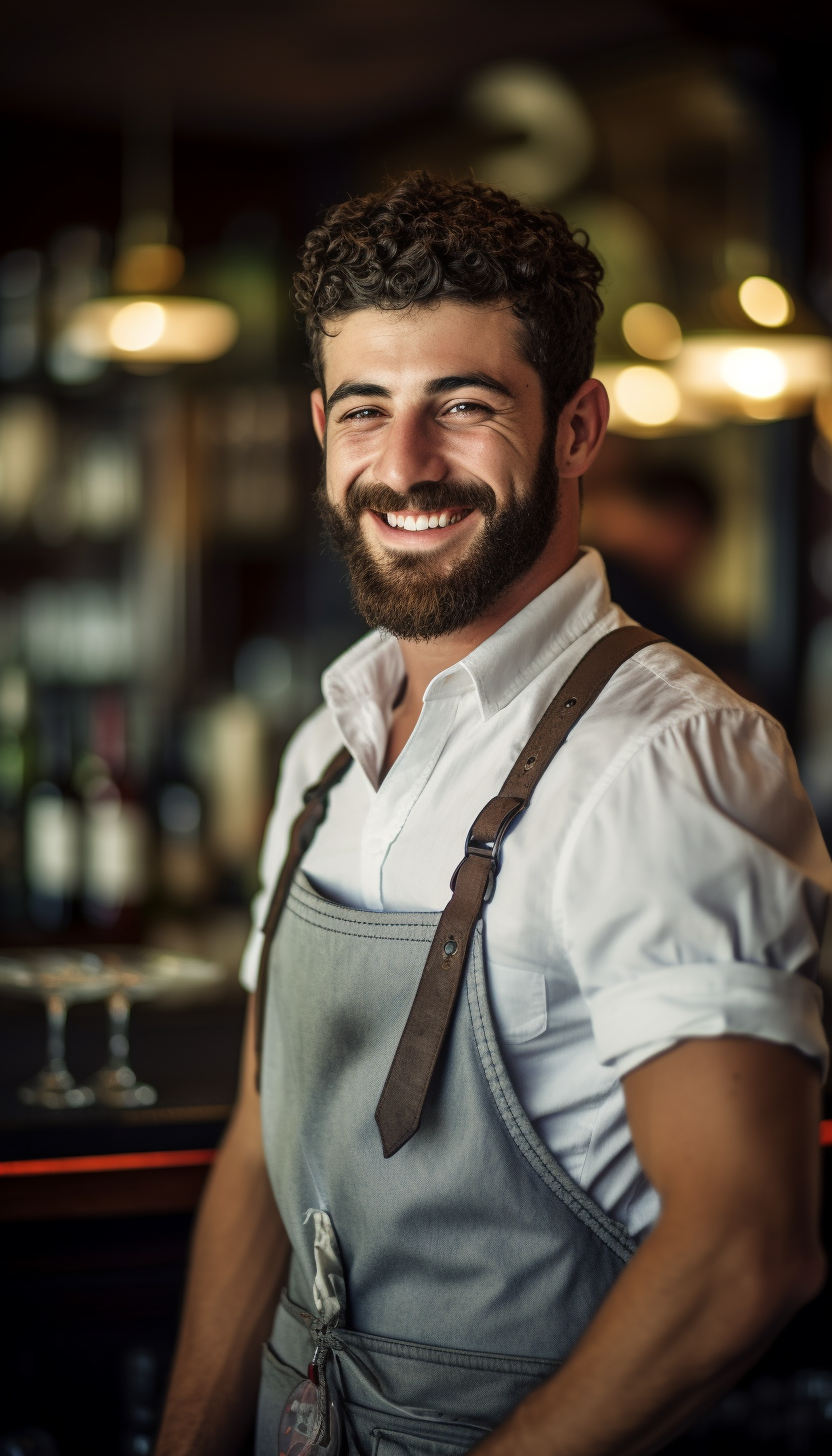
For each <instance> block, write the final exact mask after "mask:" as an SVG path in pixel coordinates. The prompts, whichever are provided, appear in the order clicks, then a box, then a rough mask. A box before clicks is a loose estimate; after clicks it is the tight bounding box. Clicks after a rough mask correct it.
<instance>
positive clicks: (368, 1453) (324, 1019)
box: [256, 872, 635, 1456]
mask: <svg viewBox="0 0 832 1456" xmlns="http://www.w3.org/2000/svg"><path fill="white" fill-rule="evenodd" d="M438 920H439V916H438V915H437V914H429V913H413V912H408V913H406V914H385V913H375V912H367V911H361V910H351V909H348V908H345V907H343V906H340V905H336V904H333V903H332V902H331V901H328V900H326V899H324V898H323V897H322V896H321V895H319V894H318V893H317V892H316V891H315V890H314V888H313V887H312V885H311V884H310V883H309V881H308V880H307V879H306V878H305V876H304V875H303V874H302V873H301V872H297V873H296V875H295V879H294V882H293V884H292V887H291V889H290V891H289V894H288V898H287V901H286V905H285V909H284V912H283V914H282V916H281V920H280V924H279V927H278V930H277V935H276V938H275V941H274V944H273V947H272V950H271V957H270V960H271V964H270V967H269V971H270V974H269V977H268V991H267V1003H266V1012H265V1035H264V1038H263V1057H262V1066H261V1097H262V1112H263V1135H264V1146H265V1152H266V1160H267V1164H268V1169H269V1176H270V1179H271V1183H272V1187H273V1189H274V1194H275V1199H276V1201H277V1204H278V1208H279V1209H280V1214H281V1217H282V1219H283V1222H284V1224H285V1226H286V1230H287V1233H288V1235H289V1238H290V1240H291V1244H292V1249H293V1255H292V1261H291V1268H290V1275H289V1284H288V1289H287V1290H286V1291H285V1293H284V1295H283V1297H282V1299H281V1302H280V1305H279V1308H278V1312H277V1316H276V1319H275V1323H274V1329H273V1331H272V1337H271V1340H270V1342H269V1345H268V1346H267V1347H266V1350H265V1352H264V1357H263V1374H262V1383H261V1391H260V1401H259V1409H258V1425H257V1445H256V1451H257V1456H276V1453H277V1450H278V1441H279V1424H280V1417H281V1414H282V1412H283V1409H284V1406H285V1403H286V1400H287V1398H288V1397H289V1395H290V1393H291V1392H292V1390H293V1389H294V1388H295V1387H296V1386H297V1385H298V1383H299V1382H300V1381H302V1380H303V1379H304V1377H305V1374H306V1371H307V1367H308V1366H309V1364H310V1363H311V1362H312V1361H313V1357H314V1356H315V1351H316V1349H317V1350H318V1357H317V1363H318V1365H319V1366H320V1365H321V1364H323V1367H324V1370H325V1376H326V1380H327V1382H328V1383H329V1385H330V1387H331V1388H332V1390H333V1391H334V1392H335V1394H336V1396H337V1399H338V1401H339V1404H340V1406H341V1410H342V1415H343V1421H342V1424H343V1427H344V1447H345V1449H346V1450H347V1451H348V1452H349V1453H351V1456H352V1453H355V1456H429V1453H435V1456H442V1453H444V1456H454V1453H463V1452H465V1451H468V1450H470V1448H471V1447H472V1446H473V1445H475V1444H476V1442H477V1441H478V1440H481V1439H482V1438H483V1436H484V1435H485V1434H486V1433H487V1432H488V1431H490V1430H492V1429H493V1428H494V1427H495V1426H496V1425H498V1424H499V1423H500V1422H501V1421H502V1420H503V1419H504V1418H505V1417H506V1416H507V1415H508V1414H509V1413H510V1412H511V1411H512V1410H513V1409H514V1407H515V1406H516V1405H517V1404H518V1403H519V1402H520V1401H521V1400H522V1399H523V1397H524V1396H525V1395H527V1394H528V1393H529V1392H530V1391H531V1390H532V1389H534V1388H535V1386H537V1385H539V1384H540V1383H541V1382H542V1381H543V1380H545V1379H546V1378H547V1377H548V1376H549V1375H551V1374H552V1373H553V1372H554V1371H555V1370H556V1369H557V1368H558V1366H559V1365H560V1364H561V1363H562V1362H563V1361H564V1360H565V1359H566V1357H567V1355H568V1354H569V1351H570V1350H571V1348H572V1346H573V1345H574V1344H575V1342H576V1341H577V1339H578V1338H579V1336H580V1335H581V1334H582V1333H583V1331H584V1329H585V1328H586V1326H587V1325H588V1323H589V1321H590V1320H591V1318H592V1316H593V1314H594V1313H595V1311H596V1309H597V1308H598V1306H599V1305H600V1304H601V1302H602V1301H603V1299H604V1297H605V1296H606V1294H607V1292H608V1291H609V1289H610V1287H611V1285H612V1284H613V1282H614V1280H615V1279H616V1277H617V1275H618V1274H619V1273H620V1271H621V1269H622V1268H623V1266H624V1264H625V1262H626V1260H627V1258H628V1257H629V1255H630V1254H631V1253H632V1252H633V1250H634V1247H635V1245H634V1243H633V1241H632V1240H631V1239H630V1237H629V1236H628V1234H627V1233H626V1231H625V1230H624V1229H623V1228H622V1227H621V1226H620V1225H619V1224H617V1223H616V1222H615V1221H614V1220H613V1219H611V1218H609V1217H608V1215H607V1214H605V1213H604V1212H603V1211H602V1210H601V1209H600V1208H599V1207H598V1206H597V1205H596V1204H595V1203H594V1201H593V1200H592V1199H591V1198H589V1197H588V1195H587V1194H586V1193H584V1192H583V1190H582V1189H581V1188H580V1187H579V1186H578V1185H577V1184H576V1183H575V1182H574V1181H573V1180H572V1179H571V1178H570V1177H569V1176H568V1175H567V1174H566V1173H565V1172H564V1171H563V1169H562V1168H561V1167H560V1166H559V1164H558V1163H557V1162H556V1160H555V1159H554V1158H553V1157H552V1155H551V1153H550V1152H549V1150H548V1149H547V1148H546V1146H545V1145H544V1144H543V1143H542V1142H541V1140H540V1139H539V1138H538V1136H537V1134H536V1133H535V1131H534V1129H533V1128H532V1126H531V1124H530V1122H529V1120H528V1118H527V1117H526V1114H525V1112H524V1111H523V1109H522V1107H521V1106H520V1103H519V1101H518V1099H517V1096H516V1094H515V1092H514V1089H513V1087H512V1085H511V1082H510V1080H509V1077H508V1074H507V1072H506V1069H505V1066H504V1064H503V1060H502V1057H501V1055H500V1050H499V1046H498V1044H497V1038H496V1035H495V1031H494V1025H493V1022H492V1018H491V1012H490V1009H489V1005H488V993H487V987H486V976H485V965H484V960H483V946H482V932H481V929H480V928H478V929H477V931H476V933H475V937H474V941H473V945H472V949H471V953H470V955H469V957H468V963H467V967H466V972H465V977H464V981H463V985H462V994H461V995H460V997H459V1000H458V1002H457V1004H456V1007H455V1010H454V1014H453V1019H452V1023H451V1027H450V1032H449V1035H448V1037H447V1040H446V1042H445V1045H444V1047H443V1051H442V1056H441V1060H440V1064H439V1066H438V1067H437V1071H436V1075H435V1076H434V1078H433V1079H432V1082H431V1085H430V1088H429V1090H428V1093H427V1097H426V1100H425V1104H424V1110H423V1113H422V1120H421V1125H420V1128H419V1132H418V1135H417V1136H416V1137H414V1138H412V1139H411V1140H410V1141H409V1142H408V1143H407V1144H406V1145H405V1146H404V1147H403V1148H402V1149H401V1150H400V1151H399V1152H398V1153H397V1154H396V1156H395V1157H394V1158H385V1157H384V1155H383V1151H382V1146H381V1143H380V1140H379V1136H378V1129H377V1127H376V1123H375V1121H374V1110H375V1107H376V1104H377V1102H378V1099H379V1094H380V1091H381V1089H382V1087H383V1085H384V1081H385V1078H386V1076H387V1073H388V1069H389V1067H390V1063H391V1060H392V1058H393V1055H394V1053H395V1050H396V1046H397V1043H398V1041H399V1038H400V1036H401V1032H402V1024H403V1020H404V1016H405V1014H406V1011H407V1008H408V1007H409V1005H410V1004H411V1001H412V999H413V996H414V994H415V992H416V988H417V985H418V983H419V978H420V975H421V972H422V968H423V965H424V962H425V956H426V953H427V950H428V948H429V946H430V944H431V941H432V939H433V936H434V932H435V930H436V926H437V923H438ZM327 1236H329V1239H330V1243H331V1248H330V1250H329V1251H327V1250H326V1249H324V1250H323V1251H322V1249H321V1243H322V1241H323V1242H324V1243H325V1242H326V1239H327ZM316 1243H317V1244H318V1249H317V1250H316ZM339 1264H340V1267H339ZM316 1275H317V1294H318V1298H317V1300H316ZM327 1298H328V1300H329V1302H328V1303H327ZM322 1305H323V1306H324V1307H323V1309H322Z"/></svg>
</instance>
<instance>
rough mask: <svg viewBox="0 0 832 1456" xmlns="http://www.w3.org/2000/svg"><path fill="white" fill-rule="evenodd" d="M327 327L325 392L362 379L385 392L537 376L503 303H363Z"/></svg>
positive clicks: (323, 346)
mask: <svg viewBox="0 0 832 1456" xmlns="http://www.w3.org/2000/svg"><path fill="white" fill-rule="evenodd" d="M327 331H328V332H327V335H325V336H324V338H323V341H322V362H323V369H324V377H325V383H326V390H327V393H329V392H331V391H332V390H333V389H336V388H337V387H338V386H339V384H341V383H343V381H344V380H345V379H348V378H351V379H355V378H358V377H359V376H360V377H361V379H363V380H365V381H366V382H371V381H372V382H373V383H379V384H384V385H385V387H387V388H389V389H392V388H395V387H396V386H400V387H403V388H407V387H408V385H409V384H415V383H417V382H418V381H420V380H423V381H426V380H430V379H435V378H439V377H443V376H446V375H456V374H469V373H470V374H473V373H477V372H487V373H488V374H491V375H494V374H500V376H501V377H506V379H507V380H508V379H509V378H518V379H519V377H520V376H522V375H525V374H529V375H531V376H532V378H536V371H535V370H534V369H533V368H532V366H531V365H530V364H529V363H528V361H527V360H526V359H525V358H524V356H523V352H522V338H521V332H520V325H519V323H518V321H517V319H516V318H515V316H514V314H513V313H512V312H511V309H510V308H509V307H507V306H506V305H505V304H472V303H461V302H457V301H456V300H451V299H443V300H441V302H438V303H429V304H418V305H414V306H411V307H410V308H406V309H383V308H362V309H356V310H355V312H353V313H349V314H346V315H344V316H343V317H342V318H339V319H336V320H334V321H332V322H330V323H328V325H327Z"/></svg>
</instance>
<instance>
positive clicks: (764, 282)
mask: <svg viewBox="0 0 832 1456" xmlns="http://www.w3.org/2000/svg"><path fill="white" fill-rule="evenodd" d="M739 300H740V307H741V308H742V310H743V312H744V313H745V314H747V315H748V317H749V318H750V319H751V320H753V322H754V323H755V324H762V326H763V327H764V328H766V329H780V328H782V327H783V324H787V323H789V322H790V321H791V320H792V319H793V318H794V304H793V303H792V301H791V299H790V297H789V295H788V293H787V292H786V290H785V288H781V286H780V284H779V283H775V281H774V279H773V278H763V277H762V276H761V275H759V274H755V275H754V276H753V277H751V278H746V280H745V282H744V283H741V284H740V288H739Z"/></svg>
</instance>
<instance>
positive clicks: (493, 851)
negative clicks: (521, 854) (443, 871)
mask: <svg viewBox="0 0 832 1456" xmlns="http://www.w3.org/2000/svg"><path fill="white" fill-rule="evenodd" d="M525 807H526V805H525V803H524V802H523V801H518V803H516V804H515V805H514V807H513V808H512V809H509V811H508V813H507V814H505V815H504V816H503V818H502V819H501V821H500V824H499V826H498V829H497V833H496V834H495V835H494V838H493V839H474V837H473V828H471V829H469V830H468V834H467V835H466V839H465V853H464V855H463V856H462V859H461V860H460V861H459V864H458V865H457V867H456V869H455V870H454V872H453V874H452V875H451V892H452V893H453V891H454V890H455V889H456V879H457V875H458V874H459V872H460V870H461V869H462V866H463V865H464V863H465V861H466V859H467V858H468V856H469V855H470V854H473V855H476V857H477V858H478V859H488V860H490V861H491V868H490V869H489V871H488V879H487V880H486V882H485V892H484V894H483V897H482V903H483V905H488V904H489V903H490V901H491V899H492V898H493V895H494V882H495V880H496V878H497V874H498V871H499V869H500V850H501V848H502V844H503V840H504V839H505V837H506V834H507V833H508V831H509V829H510V828H511V825H512V824H513V823H514V820H515V819H516V818H517V815H518V814H520V813H522V811H523V809H525Z"/></svg>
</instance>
